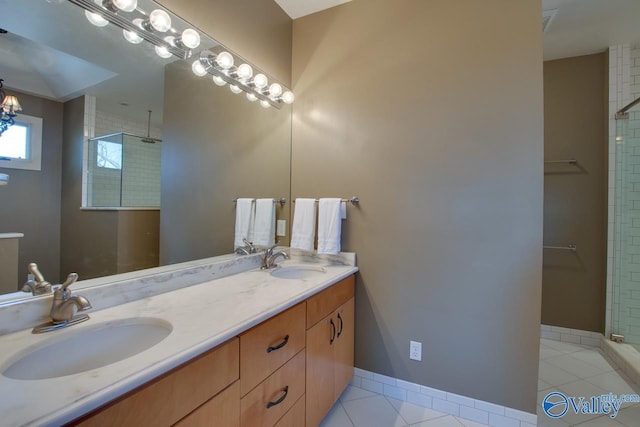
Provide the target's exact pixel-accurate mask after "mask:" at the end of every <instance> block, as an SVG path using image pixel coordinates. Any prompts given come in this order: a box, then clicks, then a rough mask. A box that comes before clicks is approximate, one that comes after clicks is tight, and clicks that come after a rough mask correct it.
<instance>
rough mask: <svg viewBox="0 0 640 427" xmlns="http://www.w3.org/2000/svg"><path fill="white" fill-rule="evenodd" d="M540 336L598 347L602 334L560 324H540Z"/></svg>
mask: <svg viewBox="0 0 640 427" xmlns="http://www.w3.org/2000/svg"><path fill="white" fill-rule="evenodd" d="M540 337H541V338H545V339H548V340H553V341H562V342H568V343H572V344H580V345H586V346H589V347H598V348H599V347H600V339H601V337H602V334H601V333H600V332H591V331H582V330H580V329H571V328H562V327H560V326H550V325H540Z"/></svg>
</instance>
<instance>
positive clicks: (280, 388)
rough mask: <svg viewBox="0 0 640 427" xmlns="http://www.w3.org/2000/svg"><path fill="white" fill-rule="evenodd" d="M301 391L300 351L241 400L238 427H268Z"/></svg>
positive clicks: (303, 370)
mask: <svg viewBox="0 0 640 427" xmlns="http://www.w3.org/2000/svg"><path fill="white" fill-rule="evenodd" d="M304 389H305V352H304V350H302V351H301V352H300V353H298V354H297V355H295V356H294V358H293V359H291V360H289V361H288V362H287V363H286V364H285V365H284V366H283V367H281V368H280V369H278V370H277V371H276V372H274V373H273V374H271V376H270V377H269V378H267V379H266V380H264V381H263V382H262V383H260V384H259V385H258V386H257V387H256V388H254V389H253V390H252V391H251V392H250V393H249V394H247V395H246V396H245V397H243V398H242V400H241V401H240V425H241V426H242V427H272V426H273V425H275V424H276V422H277V421H278V420H279V419H280V418H282V416H283V415H284V414H286V413H287V411H289V409H290V408H291V407H293V405H294V404H295V403H296V402H297V401H298V399H300V397H301V396H302V395H303V394H304ZM300 425H303V424H300Z"/></svg>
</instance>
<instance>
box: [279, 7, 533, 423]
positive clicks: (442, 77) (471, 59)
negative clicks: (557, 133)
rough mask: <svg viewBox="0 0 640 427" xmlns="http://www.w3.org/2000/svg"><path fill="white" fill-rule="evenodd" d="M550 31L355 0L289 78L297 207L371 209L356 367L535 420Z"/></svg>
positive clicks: (351, 245)
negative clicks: (337, 201) (545, 43)
mask: <svg viewBox="0 0 640 427" xmlns="http://www.w3.org/2000/svg"><path fill="white" fill-rule="evenodd" d="M540 16H541V5H540V2H539V1H518V2H514V1H511V0H487V1H482V2H478V1H475V0H458V1H455V2H452V1H449V0H434V1H428V2H426V1H421V0H401V1H393V2H390V1H388V0H369V1H354V2H351V3H347V4H345V5H342V6H338V7H335V8H332V9H329V10H326V11H324V12H320V13H317V14H314V15H310V16H308V17H304V18H301V19H298V20H295V21H294V35H293V70H292V79H293V89H294V92H295V93H296V96H297V99H296V102H295V103H294V104H293V105H294V110H293V112H294V118H293V148H292V197H293V198H295V197H332V196H333V197H345V196H351V195H357V196H360V198H361V203H360V207H359V208H354V207H349V209H348V211H349V212H348V219H347V220H346V221H345V222H344V229H343V236H344V237H343V250H347V251H355V252H357V254H358V265H359V267H360V269H361V270H360V273H359V274H358V280H357V284H356V289H357V291H356V355H355V360H356V366H358V367H360V368H363V369H367V370H371V371H374V372H378V373H381V374H386V375H390V376H393V377H398V378H401V379H404V380H408V381H412V382H416V383H420V384H424V385H427V386H431V387H434V388H437V389H441V390H446V391H449V392H453V393H457V394H461V395H465V396H469V397H472V398H476V399H481V400H485V401H489V402H493V403H496V404H500V405H506V406H508V407H512V408H517V409H520V410H524V411H527V412H530V413H535V412H536V390H537V371H538V347H539V328H540V301H541V271H542V201H543V193H542V192H543V162H542V161H543V104H542V93H543V92H542V91H543V88H542V35H541V28H540ZM409 340H417V341H421V342H422V343H423V361H422V362H414V361H410V360H409V357H408V356H409Z"/></svg>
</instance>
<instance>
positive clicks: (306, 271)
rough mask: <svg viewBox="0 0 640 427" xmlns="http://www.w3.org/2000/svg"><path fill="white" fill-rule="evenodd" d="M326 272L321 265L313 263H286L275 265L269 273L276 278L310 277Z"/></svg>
mask: <svg viewBox="0 0 640 427" xmlns="http://www.w3.org/2000/svg"><path fill="white" fill-rule="evenodd" d="M326 272H327V270H325V269H324V268H323V267H318V266H315V265H288V266H284V267H277V268H276V269H275V270H273V271H272V272H271V275H272V276H273V277H277V278H278V279H310V278H312V277H317V276H318V275H320V274H325V273H326Z"/></svg>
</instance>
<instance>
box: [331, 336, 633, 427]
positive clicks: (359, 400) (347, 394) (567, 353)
mask: <svg viewBox="0 0 640 427" xmlns="http://www.w3.org/2000/svg"><path fill="white" fill-rule="evenodd" d="M551 391H561V392H563V393H564V394H565V395H567V396H585V397H590V396H598V395H601V394H608V393H610V392H612V393H615V394H618V395H619V394H640V389H638V388H637V387H636V386H635V385H632V383H631V382H630V381H629V380H628V379H627V378H626V376H625V375H624V374H623V373H622V372H620V371H617V370H616V369H615V368H614V367H612V366H611V365H610V364H609V363H608V362H607V360H606V359H605V358H604V357H603V356H602V353H601V352H600V350H599V349H595V348H592V347H585V346H581V345H578V344H569V343H564V342H559V341H551V340H546V339H542V340H540V370H539V375H538V403H540V402H541V401H542V399H543V398H544V396H546V395H547V393H549V392H551ZM538 425H539V426H541V427H567V426H576V425H579V426H580V427H601V426H602V427H639V426H640V404H637V405H633V406H631V405H629V404H625V405H623V407H622V410H621V411H620V412H619V413H618V416H617V417H616V418H615V419H613V420H612V419H611V418H608V417H607V416H600V417H598V416H593V415H575V414H571V413H567V414H566V415H565V416H564V417H562V418H561V419H559V420H553V419H551V418H549V417H548V416H547V415H546V414H545V413H544V412H543V411H542V408H541V406H540V405H538ZM405 426H411V427H482V426H484V425H483V424H478V423H475V422H473V421H469V420H465V419H463V418H459V417H454V416H452V415H447V414H445V413H442V412H438V411H434V410H432V409H427V408H423V407H421V406H417V405H413V404H411V403H407V402H401V401H399V400H395V399H392V398H390V397H386V396H382V395H379V394H376V393H372V392H370V391H366V390H363V389H361V388H357V387H354V386H349V387H348V388H347V389H346V390H345V391H344V393H343V394H342V396H340V399H339V400H338V401H337V402H336V404H335V405H334V406H333V408H332V409H331V411H330V412H329V414H327V416H326V417H325V419H324V420H323V421H322V423H321V424H320V427H405Z"/></svg>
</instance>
